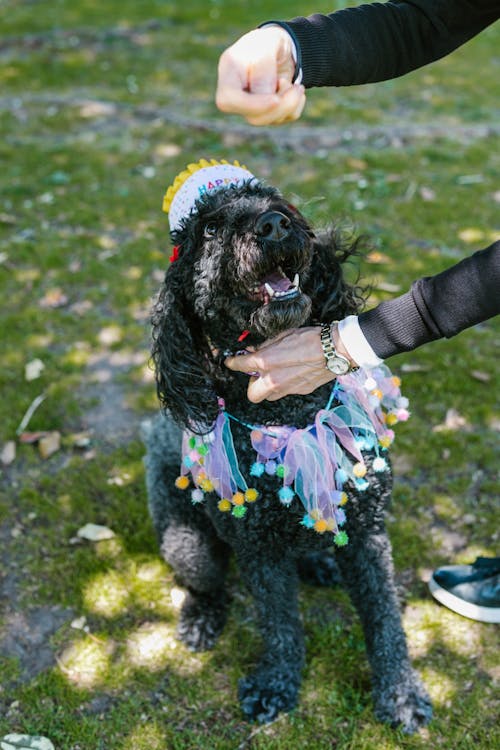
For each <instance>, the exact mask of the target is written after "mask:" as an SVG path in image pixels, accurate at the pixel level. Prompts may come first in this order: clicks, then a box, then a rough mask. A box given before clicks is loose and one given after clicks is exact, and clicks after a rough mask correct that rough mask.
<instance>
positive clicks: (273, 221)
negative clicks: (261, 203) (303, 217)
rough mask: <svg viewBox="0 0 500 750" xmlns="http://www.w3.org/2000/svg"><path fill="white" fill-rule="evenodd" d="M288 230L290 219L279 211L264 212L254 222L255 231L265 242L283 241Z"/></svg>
mask: <svg viewBox="0 0 500 750" xmlns="http://www.w3.org/2000/svg"><path fill="white" fill-rule="evenodd" d="M289 230H290V219H289V218H288V216H285V214H282V213H280V212H279V211H266V212H265V213H263V214H261V215H260V216H259V217H258V218H257V221H256V222H255V231H256V232H257V234H258V235H259V237H262V238H263V239H265V240H275V241H279V240H284V239H285V237H286V236H287V235H288V232H289Z"/></svg>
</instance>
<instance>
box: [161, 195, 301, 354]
mask: <svg viewBox="0 0 500 750" xmlns="http://www.w3.org/2000/svg"><path fill="white" fill-rule="evenodd" d="M313 238H314V235H313V232H312V230H311V228H310V227H309V225H308V224H307V222H306V221H305V219H304V218H303V216H301V214H300V213H299V212H298V211H297V210H296V209H295V208H294V207H293V206H291V205H290V204H289V203H287V202H286V201H285V200H284V199H283V198H282V197H281V195H280V194H279V193H278V191H277V190H275V189H274V188H268V187H263V186H262V185H258V184H257V185H253V184H246V185H243V186H241V187H236V188H231V189H229V190H222V191H219V192H216V193H214V194H213V195H211V196H208V197H207V198H206V199H205V200H203V201H200V202H198V204H197V211H196V213H195V214H194V216H193V217H192V218H190V219H189V221H188V222H187V224H186V225H185V227H184V230H183V231H182V232H181V233H180V236H179V244H180V257H179V260H178V261H176V262H177V263H182V264H187V265H188V266H189V267H190V268H191V269H192V278H191V285H190V288H189V285H188V287H187V288H186V297H187V298H188V299H189V302H190V304H191V306H192V310H193V312H194V314H195V315H196V316H197V317H198V319H199V320H200V322H201V324H202V326H203V328H204V330H205V333H206V335H207V336H208V337H209V338H210V340H211V342H212V343H213V345H214V346H216V347H217V348H223V349H234V348H235V347H237V341H238V337H239V336H240V334H241V333H242V331H244V330H248V331H250V333H251V334H252V340H253V341H255V342H257V341H259V340H260V341H262V340H264V339H267V338H270V337H272V336H274V335H276V334H277V333H279V332H280V331H284V330H287V329H289V328H293V327H297V326H301V325H303V324H304V323H305V322H306V321H307V319H308V317H309V315H310V312H311V300H310V298H309V296H308V295H307V294H306V293H305V291H304V283H305V282H306V281H307V278H308V276H309V273H310V268H311V261H312V257H313Z"/></svg>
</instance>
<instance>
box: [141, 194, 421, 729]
mask: <svg viewBox="0 0 500 750" xmlns="http://www.w3.org/2000/svg"><path fill="white" fill-rule="evenodd" d="M174 240H175V242H176V243H177V244H178V245H179V257H178V259H177V260H176V261H175V262H173V263H171V264H170V267H169V268H168V270H167V272H166V276H165V281H164V284H163V286H162V289H161V292H160V295H159V298H158V301H157V303H156V304H155V307H154V310H153V333H154V345H153V358H154V363H155V366H156V379H157V387H158V394H159V397H160V400H161V403H162V405H163V406H164V407H166V408H165V413H164V414H161V415H158V417H156V418H155V419H154V420H153V421H152V423H151V424H150V426H149V429H148V431H147V434H146V437H145V440H146V444H147V455H146V459H145V462H146V469H147V472H146V474H147V486H148V494H149V504H150V511H151V514H152V517H153V521H154V525H155V527H156V530H157V532H158V536H159V539H160V544H161V552H162V554H163V556H164V558H165V560H166V561H167V562H168V563H169V564H170V565H171V566H172V567H173V569H174V571H175V573H176V575H177V577H178V579H179V581H180V582H181V583H182V584H183V585H184V586H185V587H186V589H187V592H188V593H187V598H186V600H185V602H184V604H183V608H182V612H181V618H180V625H179V631H178V632H179V636H180V638H181V640H182V641H183V642H184V643H185V644H186V645H187V646H188V647H189V648H191V649H193V650H203V649H208V648H211V647H212V646H213V645H214V643H215V641H216V639H217V637H218V636H219V634H220V632H221V630H222V628H223V626H224V623H225V619H226V606H227V595H226V593H225V587H224V579H225V576H226V570H227V567H228V562H229V558H230V554H231V552H233V553H234V554H235V555H236V558H237V561H238V563H239V568H240V571H241V576H242V578H243V580H244V581H245V583H246V585H247V586H248V588H249V590H250V592H251V593H252V595H253V597H254V599H255V602H256V604H257V610H258V616H259V623H260V628H261V631H262V639H263V644H264V648H263V653H262V655H261V657H260V660H259V662H258V664H257V666H256V668H255V670H254V671H253V673H252V674H250V675H249V676H247V677H244V678H243V679H241V680H240V683H239V698H240V701H241V706H242V708H243V711H244V713H245V714H246V715H247V716H248V717H249V718H252V719H257V720H258V721H261V722H267V721H271V720H273V719H274V718H275V717H276V716H277V714H278V713H279V712H280V711H290V710H291V709H293V707H294V706H295V705H296V703H297V699H298V693H299V688H300V682H301V671H302V668H303V665H304V657H305V648H304V637H303V632H302V626H301V621H300V615H299V610H298V602H297V590H298V585H299V575H302V577H305V578H306V579H307V580H308V581H309V582H311V581H315V582H317V583H323V584H324V583H333V582H338V581H339V579H340V575H341V580H342V582H343V585H344V586H345V588H346V589H347V590H348V592H349V594H350V596H351V598H352V601H353V603H354V605H355V607H356V609H357V611H358V613H359V616H360V618H361V622H362V624H363V628H364V633H365V639H366V647H367V652H368V658H369V661H370V665H371V668H372V672H373V700H374V705H375V713H376V715H377V717H378V718H379V719H380V720H382V721H385V722H388V723H390V724H391V725H392V726H398V725H399V726H401V727H402V728H403V730H404V731H405V732H408V733H411V732H414V731H416V730H417V729H418V728H419V727H421V726H422V725H424V724H426V723H427V722H428V721H429V719H430V717H431V714H432V709H431V704H430V700H429V698H428V696H427V694H426V692H425V690H424V688H423V687H422V685H421V683H420V680H419V679H418V677H417V676H416V674H415V673H414V671H413V669H412V667H411V664H410V661H409V657H408V651H407V645H406V639H405V634H404V632H403V629H402V625H401V619H400V611H399V606H398V601H397V597H396V591H395V585H394V571H393V562H392V556H391V545H390V542H389V539H388V536H387V533H386V530H385V526H384V509H385V507H386V505H387V503H388V501H389V499H390V493H391V485H392V479H391V474H390V472H383V473H374V472H373V470H372V469H370V468H369V472H368V473H369V478H370V488H369V489H368V490H367V491H365V492H363V493H362V494H358V492H356V491H355V490H354V488H352V487H351V489H348V490H347V491H348V495H349V502H348V504H347V506H346V510H347V523H346V525H345V527H344V528H345V529H346V531H347V532H348V535H349V539H350V542H349V544H348V545H347V546H345V547H342V548H339V549H336V550H335V557H334V556H333V554H332V553H331V552H330V553H328V552H327V551H326V550H327V548H329V547H331V546H332V534H331V533H329V532H327V533H325V534H323V535H321V534H317V533H316V532H314V531H312V530H310V529H306V528H304V526H302V525H301V524H300V520H301V518H302V516H303V514H304V509H303V507H302V506H301V504H300V502H299V501H298V499H297V498H295V499H294V501H293V503H292V505H291V506H290V507H289V508H284V507H283V505H282V504H281V503H280V502H279V499H278V498H277V496H276V490H277V485H276V478H275V477H269V476H266V475H264V476H263V477H262V478H260V479H258V478H255V486H256V487H257V489H258V491H259V493H260V497H259V499H258V501H257V502H256V503H252V507H249V509H248V513H246V515H245V516H244V518H234V517H233V516H232V515H231V513H222V512H221V511H220V510H219V509H218V508H217V502H218V500H219V498H218V496H217V495H216V494H215V493H209V494H207V495H206V501H205V502H204V503H203V504H201V505H199V504H196V505H193V504H192V503H191V501H190V496H189V491H188V492H185V491H184V492H183V491H182V490H179V489H177V488H176V487H175V486H174V482H175V479H176V477H177V476H178V474H179V466H180V460H181V458H180V445H181V430H180V428H181V427H189V428H190V429H192V430H193V429H194V430H195V431H198V432H201V433H202V432H204V431H205V432H206V431H207V430H208V429H209V428H210V427H211V425H212V423H213V421H214V419H215V418H216V416H217V410H218V405H217V396H222V397H223V398H224V399H225V402H226V408H227V410H228V411H229V412H231V413H232V414H234V415H237V416H238V417H239V418H240V419H241V420H243V421H244V422H247V423H250V424H269V425H276V424H290V425H295V426H296V427H306V426H307V425H309V424H311V423H312V421H313V420H314V415H315V414H316V412H317V411H318V410H319V409H321V408H324V406H325V404H326V402H327V401H328V397H329V395H330V392H331V384H329V385H328V384H327V385H325V386H323V387H321V388H319V389H317V390H316V391H315V392H314V393H312V394H310V395H308V396H287V397H285V398H282V399H280V400H278V401H274V402H270V401H264V402H263V403H260V404H252V403H250V402H249V401H248V400H247V397H246V388H247V384H248V378H247V376H245V375H241V374H239V373H232V372H230V371H229V370H228V369H227V368H225V367H224V365H223V359H224V352H229V351H231V352H234V351H236V350H238V349H240V348H241V346H242V344H240V343H238V338H239V337H240V335H241V333H242V331H243V330H245V329H246V330H249V331H250V335H249V336H248V338H247V339H245V345H246V344H247V342H248V343H250V344H254V345H255V344H258V343H260V342H262V341H263V340H265V339H268V338H269V337H272V336H274V335H276V334H277V333H279V332H280V331H283V330H286V329H289V328H293V327H298V326H304V325H313V324H318V323H320V322H322V321H332V320H335V319H340V318H343V317H345V316H346V315H349V314H352V313H355V312H356V311H357V310H358V308H359V307H360V305H361V303H362V296H361V290H360V289H359V288H358V287H355V286H352V285H349V284H348V283H347V282H346V281H345V280H344V277H343V273H342V263H343V262H344V261H346V260H347V259H348V258H349V257H350V256H351V255H352V254H353V253H355V252H356V250H357V245H358V244H359V243H358V242H356V241H355V242H352V241H350V242H346V241H343V240H342V238H341V237H340V236H339V233H337V232H336V231H335V230H330V231H328V232H325V233H323V234H320V235H316V234H315V233H314V232H313V230H312V229H311V227H310V226H309V225H308V223H307V222H306V220H305V219H304V218H303V216H302V215H301V214H300V213H299V212H298V211H297V210H296V209H295V208H294V207H293V206H291V205H290V204H289V203H287V202H286V201H285V200H284V198H283V197H282V196H281V194H280V193H279V192H278V191H277V190H276V189H274V188H272V187H267V186H263V185H262V184H260V183H258V184H255V182H251V183H247V184H245V185H243V186H237V187H231V188H227V189H222V190H219V191H215V192H214V193H213V194H208V195H206V197H204V198H202V199H200V200H199V201H198V202H197V204H196V212H195V213H193V214H192V215H191V216H190V217H189V219H188V220H184V222H183V224H182V226H181V229H180V230H179V231H177V232H175V233H174ZM295 274H299V279H300V282H299V283H300V286H298V285H297V283H295V284H294V283H293V280H294V279H295ZM265 282H267V283H268V284H269V286H268V287H266V286H265ZM295 282H296V279H295ZM269 287H270V288H271V293H270V292H269ZM272 290H279V291H280V292H281V295H277V294H274V295H273V294H272ZM232 432H233V438H234V443H235V446H236V450H237V453H238V456H239V461H240V465H241V466H242V467H243V466H244V467H249V466H250V465H251V464H252V462H253V461H255V452H254V451H253V449H252V448H251V445H250V440H249V432H248V429H247V428H246V427H244V426H242V425H240V424H238V423H232ZM373 457H374V456H373V455H370V454H369V453H368V454H365V456H364V458H365V462H366V464H367V465H368V466H370V463H371V461H373ZM252 479H253V478H252ZM335 560H336V563H335ZM337 566H338V567H337ZM339 569H340V575H339V573H338V570H339Z"/></svg>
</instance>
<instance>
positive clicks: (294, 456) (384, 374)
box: [176, 365, 409, 546]
mask: <svg viewBox="0 0 500 750" xmlns="http://www.w3.org/2000/svg"><path fill="white" fill-rule="evenodd" d="M400 384H401V381H400V379H399V378H398V377H396V376H393V375H392V373H391V371H390V370H389V368H388V367H386V366H385V365H380V366H379V367H376V368H374V369H372V370H369V371H368V370H364V369H363V368H361V369H359V370H358V371H356V372H354V373H350V374H349V375H344V376H343V377H339V378H338V379H337V380H336V382H335V386H334V388H333V390H332V393H331V396H330V399H329V401H328V404H327V405H326V406H325V408H324V409H321V410H320V411H318V413H317V414H316V417H315V419H314V423H313V424H311V425H308V426H307V427H306V428H304V429H298V428H296V427H292V426H281V425H278V426H269V425H266V426H262V425H250V424H246V423H242V424H244V425H245V426H246V427H247V428H248V429H249V433H250V441H251V444H252V447H253V448H254V450H255V453H256V456H255V461H254V463H253V464H252V465H251V466H249V467H244V471H245V473H246V474H247V477H249V479H247V478H246V477H245V475H244V473H242V470H241V468H240V465H239V461H238V457H237V455H236V450H235V447H234V442H233V436H232V432H231V421H233V420H234V421H238V422H240V423H241V421H240V420H239V419H238V418H237V417H235V416H233V415H232V414H229V413H228V412H227V411H226V410H225V407H224V403H223V401H222V400H220V402H219V403H220V412H219V415H218V417H217V419H216V421H215V424H214V427H213V429H212V431H211V432H210V433H208V434H207V435H203V436H199V435H194V434H192V433H190V432H188V431H185V432H184V434H183V441H182V466H181V474H180V476H179V477H178V479H177V480H176V485H177V487H179V488H181V489H187V488H188V487H189V486H190V485H191V483H192V485H194V488H192V490H191V500H192V502H193V503H199V502H203V500H204V499H205V494H206V493H208V492H216V493H217V495H218V496H219V498H220V500H219V503H218V505H219V510H220V511H221V512H225V513H232V515H233V516H235V517H237V518H242V517H244V516H245V514H246V513H247V510H248V506H249V505H250V504H252V503H254V502H256V501H258V491H257V490H256V489H255V488H254V487H252V486H251V485H250V484H249V482H251V479H250V478H251V477H260V476H262V475H264V474H268V475H270V476H275V477H276V478H277V479H278V483H279V487H278V489H277V495H278V498H279V501H280V502H281V503H282V505H284V506H289V505H290V504H291V502H292V500H293V499H294V497H295V496H296V495H297V496H298V498H299V499H300V501H301V503H302V505H303V507H304V511H305V513H304V516H303V518H302V521H301V523H302V524H303V525H304V526H306V527H307V528H311V529H314V530H315V531H317V532H318V533H320V534H323V533H325V532H332V533H333V534H334V535H335V536H334V541H335V543H336V544H338V545H339V546H342V545H343V544H346V543H347V541H348V539H347V534H346V533H345V532H344V531H342V529H341V527H342V526H343V524H344V523H345V520H346V515H345V510H344V508H343V506H344V505H345V504H346V502H347V499H348V498H347V494H346V493H345V492H344V485H345V484H346V483H347V482H351V483H352V484H353V485H354V487H355V488H356V489H357V490H358V491H361V492H363V491H364V490H366V489H368V487H369V486H370V485H369V480H368V479H367V478H366V474H367V467H366V466H365V462H364V458H363V453H362V451H372V452H375V454H376V457H375V459H374V461H373V469H374V471H375V472H383V471H386V470H387V469H388V464H387V461H386V459H385V458H384V454H385V452H386V451H387V449H388V447H389V446H390V444H391V443H392V441H393V440H394V431H393V430H392V427H393V426H394V425H395V424H396V423H397V422H402V421H406V420H407V419H408V417H409V412H408V399H406V398H405V397H403V396H402V395H401V391H400ZM333 404H336V405H335V406H333Z"/></svg>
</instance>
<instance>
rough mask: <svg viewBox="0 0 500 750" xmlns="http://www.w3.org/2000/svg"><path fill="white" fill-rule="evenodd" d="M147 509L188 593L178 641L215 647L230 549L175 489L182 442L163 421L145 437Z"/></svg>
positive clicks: (164, 552)
mask: <svg viewBox="0 0 500 750" xmlns="http://www.w3.org/2000/svg"><path fill="white" fill-rule="evenodd" d="M145 442H146V445H147V448H148V451H147V455H146V457H145V465H146V484H147V489H148V499H149V509H150V513H151V517H152V519H153V524H154V526H155V529H156V532H157V535H158V539H159V543H160V550H161V553H162V555H163V557H164V559H165V560H166V561H167V563H168V564H169V565H171V566H172V568H173V569H174V572H175V574H176V577H177V579H178V580H179V583H180V584H181V585H182V586H185V587H186V588H187V594H186V598H185V600H184V603H183V605H182V609H181V614H180V622H179V626H178V631H177V632H178V636H179V638H180V639H181V640H182V641H183V642H184V643H185V644H186V645H187V646H188V648H190V649H191V650H193V651H203V650H206V649H209V648H212V647H213V645H214V644H215V642H216V640H217V638H218V636H219V635H220V633H221V631H222V629H223V627H224V624H225V621H226V609H227V595H226V593H225V587H224V582H225V576H226V569H227V564H228V562H229V558H230V548H229V547H228V546H227V545H226V544H225V543H224V542H223V541H221V540H220V539H219V538H218V537H217V535H216V533H215V529H214V528H213V526H212V524H211V522H210V519H209V518H208V516H207V515H206V514H205V512H204V510H203V508H201V507H199V506H193V505H192V503H191V502H190V498H189V494H186V492H183V491H182V490H178V489H177V488H176V487H175V479H176V477H177V475H178V473H179V464H180V456H179V455H178V454H179V445H180V438H179V434H178V432H176V428H175V427H173V425H171V424H169V423H168V422H167V420H165V419H164V418H161V419H156V420H154V421H153V423H152V425H151V426H150V427H149V431H148V432H147V433H146V434H145Z"/></svg>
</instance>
